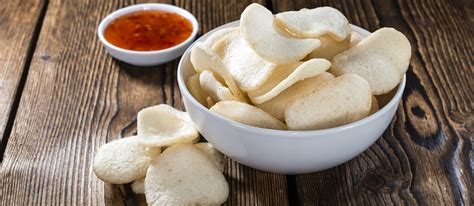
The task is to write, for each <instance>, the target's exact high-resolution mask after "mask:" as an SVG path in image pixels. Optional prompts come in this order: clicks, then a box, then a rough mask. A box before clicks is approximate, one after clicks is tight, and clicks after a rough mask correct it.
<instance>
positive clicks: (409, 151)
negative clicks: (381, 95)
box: [273, 0, 474, 205]
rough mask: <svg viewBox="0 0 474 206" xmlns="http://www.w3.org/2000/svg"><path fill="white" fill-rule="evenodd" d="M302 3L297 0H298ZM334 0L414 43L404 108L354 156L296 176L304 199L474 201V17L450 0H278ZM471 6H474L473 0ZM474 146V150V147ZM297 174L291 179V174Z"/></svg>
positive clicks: (358, 18)
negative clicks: (349, 159)
mask: <svg viewBox="0 0 474 206" xmlns="http://www.w3.org/2000/svg"><path fill="white" fill-rule="evenodd" d="M295 2H296V1H295ZM325 5H328V6H333V7H335V8H338V9H339V10H341V11H342V12H343V13H344V14H345V15H346V16H347V17H348V19H349V21H350V22H352V23H354V24H356V25H359V26H362V27H363V28H365V29H368V30H371V31H374V30H375V29H377V28H380V27H383V26H388V27H395V28H396V29H398V30H400V31H402V32H403V33H404V34H405V35H407V37H408V38H409V39H410V42H411V43H412V47H413V48H412V49H413V55H412V61H411V65H410V69H409V71H408V73H407V78H408V83H407V88H406V90H405V94H404V97H403V100H402V103H401V105H400V107H399V111H398V112H397V115H396V117H395V119H394V120H393V122H392V124H391V125H390V127H389V128H388V129H387V131H385V133H384V135H383V136H382V138H381V139H379V140H378V141H377V142H376V144H374V145H373V146H372V147H370V149H369V150H367V151H366V152H364V153H363V154H361V155H360V156H358V157H356V158H355V159H353V160H351V161H349V162H348V163H346V164H344V165H341V166H338V167H336V168H333V169H329V170H326V171H322V172H318V173H313V174H307V175H299V176H296V177H294V181H295V182H294V183H292V182H291V181H290V182H289V183H288V184H289V185H292V184H294V185H295V186H294V187H292V188H291V187H290V190H291V189H295V190H297V192H296V194H295V196H296V197H295V199H296V200H295V201H296V202H298V203H301V204H302V205H327V204H330V205H347V204H361V205H381V204H395V205H399V204H408V205H412V204H422V205H437V204H444V205H472V195H473V194H472V191H473V188H472V181H473V180H472V176H471V175H472V172H473V171H472V165H470V161H472V157H471V158H470V156H469V154H470V150H472V141H473V140H472V134H473V128H474V127H473V120H474V111H473V107H474V104H473V102H474V100H473V98H474V92H473V85H474V83H473V81H472V79H473V69H474V67H473V63H474V60H473V57H474V55H473V50H472V47H473V38H472V37H470V36H469V35H470V34H472V33H474V31H473V26H474V24H473V22H472V21H469V19H466V16H472V14H467V13H466V12H467V11H469V10H466V9H465V8H466V7H468V6H467V5H464V4H462V3H460V2H455V3H454V2H451V1H401V0H400V1H398V2H395V1H388V2H387V1H383V2H378V1H356V0H353V1H318V2H313V1H311V2H310V1H298V2H297V3H292V2H291V1H273V6H274V8H275V10H277V11H286V10H294V9H300V8H303V7H309V8H312V7H316V6H325ZM471 7H472V5H471ZM471 153H472V152H471ZM290 180H291V178H290ZM290 198H291V197H290Z"/></svg>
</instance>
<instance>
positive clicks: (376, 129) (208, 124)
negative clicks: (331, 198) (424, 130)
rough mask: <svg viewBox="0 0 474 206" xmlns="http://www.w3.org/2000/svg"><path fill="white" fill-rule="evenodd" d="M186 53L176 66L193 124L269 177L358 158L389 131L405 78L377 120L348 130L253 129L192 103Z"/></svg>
mask: <svg viewBox="0 0 474 206" xmlns="http://www.w3.org/2000/svg"><path fill="white" fill-rule="evenodd" d="M238 25H239V22H238V21H237V22H232V23H229V24H226V25H223V26H221V27H219V28H217V29H214V30H213V31H211V32H209V33H207V34H205V35H204V36H202V37H201V38H199V40H197V41H198V42H199V41H203V40H205V39H206V38H207V37H208V36H209V35H210V34H211V33H213V32H215V31H217V30H219V29H222V28H226V27H232V26H238ZM352 29H353V30H354V31H356V32H358V33H360V34H361V35H363V36H368V35H369V34H370V33H369V32H368V31H366V30H364V29H362V28H359V27H356V26H352ZM191 47H192V46H191ZM191 47H190V48H191ZM190 48H189V49H188V50H187V51H186V52H185V53H184V55H183V57H182V58H181V61H180V63H179V66H178V84H179V89H180V91H181V95H182V98H183V102H184V106H185V107H186V110H187V111H188V113H189V115H190V117H191V119H192V121H193V122H194V123H195V124H196V127H197V128H198V130H199V131H200V132H201V134H202V135H203V136H204V137H205V138H206V139H207V140H208V141H209V142H210V143H211V144H213V145H214V146H215V147H216V148H217V149H218V150H220V151H221V152H222V153H224V154H225V155H227V156H228V157H230V158H232V159H233V160H235V161H237V162H240V163H242V164H244V165H247V166H250V167H253V168H256V169H259V170H263V171H268V172H275V173H281V174H301V173H309V172H316V171H320V170H324V169H327V168H331V167H334V166H337V165H340V164H342V163H344V162H346V161H348V160H350V159H352V158H354V157H355V156H357V155H359V154H360V153H362V152H363V151H364V150H366V149H367V148H368V147H370V146H371V145H372V144H373V143H374V142H375V141H376V140H377V139H378V138H379V137H380V136H381V135H382V133H383V132H384V131H385V129H386V128H387V127H388V125H389V124H390V122H391V120H392V118H393V116H394V114H395V112H396V110H397V107H398V103H399V102H400V99H401V97H402V94H403V89H404V88H405V81H406V80H405V76H404V77H403V80H402V82H401V83H400V85H399V86H398V90H397V91H396V93H395V95H394V97H393V98H392V99H391V100H390V102H388V103H387V104H386V105H385V106H384V107H383V108H381V109H380V110H379V111H377V112H376V113H375V114H372V115H370V116H369V117H366V118H364V119H362V120H359V121H356V122H353V123H350V124H347V125H343V126H339V127H335V128H330V129H322V130H314V131H281V130H271V129H264V128H257V127H253V126H248V125H244V124H241V123H238V122H234V121H232V120H228V119H225V118H223V117H221V116H219V115H217V114H214V113H212V112H210V111H209V110H208V109H207V108H206V107H204V106H202V105H201V104H199V103H198V102H197V100H196V99H194V97H193V96H192V95H191V93H189V91H188V89H187V88H186V84H185V80H186V79H187V78H188V77H189V76H191V75H192V74H194V73H195V72H194V70H193V67H192V65H191V62H190V60H189V56H190Z"/></svg>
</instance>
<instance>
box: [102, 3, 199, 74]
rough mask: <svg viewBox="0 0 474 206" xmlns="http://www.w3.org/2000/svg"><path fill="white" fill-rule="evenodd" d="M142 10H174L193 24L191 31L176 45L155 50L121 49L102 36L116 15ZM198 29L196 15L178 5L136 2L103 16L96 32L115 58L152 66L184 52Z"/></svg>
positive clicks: (138, 64)
mask: <svg viewBox="0 0 474 206" xmlns="http://www.w3.org/2000/svg"><path fill="white" fill-rule="evenodd" d="M142 10H161V11H168V12H174V13H176V14H179V15H181V16H183V17H184V18H186V19H188V20H189V21H190V22H191V24H192V25H193V32H192V33H191V35H190V36H189V37H188V39H186V40H185V41H184V42H182V43H180V44H178V45H176V46H173V47H170V48H167V49H163V50H157V51H133V50H127V49H122V48H119V47H117V46H114V45H112V44H111V43H109V42H108V41H107V40H106V39H105V38H104V30H105V28H106V27H107V25H108V24H109V23H110V22H111V21H113V20H115V19H117V18H118V17H120V16H122V15H125V14H128V13H132V12H136V11H142ZM198 30H199V26H198V22H197V20H196V17H194V16H193V15H192V14H191V13H189V12H188V11H186V10H184V9H182V8H180V7H177V6H173V5H169V4H158V3H157V4H153V3H151V4H137V5H133V6H129V7H125V8H122V9H119V10H117V11H114V12H113V13H111V14H110V15H108V16H107V17H105V18H104V19H103V20H102V21H101V22H100V24H99V28H98V30H97V33H98V35H99V39H100V41H101V42H102V44H104V46H105V49H107V51H108V52H109V54H110V55H112V56H113V57H115V58H116V59H119V60H121V61H124V62H127V63H129V64H133V65H137V66H154V65H159V64H163V63H166V62H169V61H171V60H173V59H176V58H177V57H179V56H181V55H182V54H183V53H184V51H185V50H186V49H187V48H188V47H189V45H190V44H191V43H192V42H193V40H194V39H195V38H196V35H197V32H198Z"/></svg>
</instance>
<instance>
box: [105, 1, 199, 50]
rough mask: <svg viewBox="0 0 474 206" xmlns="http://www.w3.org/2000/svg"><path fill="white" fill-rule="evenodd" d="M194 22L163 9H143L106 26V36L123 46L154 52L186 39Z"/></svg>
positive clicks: (115, 43)
mask: <svg viewBox="0 0 474 206" xmlns="http://www.w3.org/2000/svg"><path fill="white" fill-rule="evenodd" d="M192 32H193V25H192V24H191V22H190V21H189V20H187V19H186V18H184V17H183V16H181V15H179V14H176V13H172V12H166V11H160V10H144V11H138V12H133V13H130V14H126V15H123V16H121V17H118V18H117V19H115V20H114V21H112V22H110V23H109V25H107V27H106V28H105V31H104V37H105V39H106V40H107V41H108V42H110V43H111V44H113V45H115V46H117V47H120V48H122V49H128V50H135V51H155V50H162V49H166V48H170V47H173V46H175V45H178V44H180V43H181V42H183V41H185V40H186V39H187V38H188V37H189V36H191V33H192Z"/></svg>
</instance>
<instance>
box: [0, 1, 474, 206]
mask: <svg viewBox="0 0 474 206" xmlns="http://www.w3.org/2000/svg"><path fill="white" fill-rule="evenodd" d="M164 2H166V3H169V4H175V5H178V6H180V7H183V8H185V9H187V10H189V11H191V12H192V13H193V14H194V15H196V17H197V18H198V21H199V23H200V26H201V30H200V34H203V33H205V32H207V31H209V30H211V29H213V28H215V27H217V26H219V25H222V24H224V23H227V22H230V21H233V20H237V19H239V17H240V13H241V12H242V10H243V9H244V8H245V7H246V6H247V5H248V4H250V3H251V2H250V1H248V0H242V1H240V0H230V1H211V0H207V1H197V0H193V1H183V0H175V1H164ZM137 3H143V2H142V1H141V0H138V1H124V0H116V1H110V2H109V1H99V2H97V1H96V0H85V1H80V0H12V1H2V3H1V4H0V138H2V139H1V140H2V141H1V147H0V150H1V153H2V162H1V180H0V181H1V183H0V202H1V203H0V205H39V204H41V205H76V204H80V205H85V204H87V205H104V204H107V205H122V204H125V205H136V204H138V203H140V202H143V196H135V195H133V193H132V192H131V190H130V187H129V186H115V185H110V184H104V183H103V182H102V181H100V180H99V179H97V178H96V177H95V175H94V174H93V172H92V169H91V160H92V158H93V156H94V151H96V150H97V148H98V147H99V146H100V145H102V144H104V143H106V142H109V141H112V140H114V139H118V138H121V137H124V136H127V135H132V134H133V133H135V132H136V129H135V128H136V119H135V118H136V114H137V112H138V111H139V110H140V109H142V108H144V107H147V106H151V105H155V104H159V103H166V104H170V105H173V106H175V107H179V108H183V104H182V102H181V98H180V93H179V90H178V87H177V83H176V67H177V63H178V60H175V61H173V62H170V63H168V64H166V65H162V66H158V67H153V68H139V67H134V66H130V65H127V64H124V63H122V62H119V61H116V60H114V59H112V58H111V57H110V56H109V55H108V54H107V53H106V51H105V50H104V47H103V46H102V45H101V44H100V43H99V40H98V38H97V35H96V29H97V26H98V24H99V22H100V20H101V19H102V18H104V17H105V16H106V15H107V14H109V13H111V12H112V11H114V10H116V9H119V8H122V7H125V6H129V5H132V4H137ZM259 3H261V4H264V5H266V6H267V7H268V8H270V9H271V10H273V11H274V12H279V11H286V10H295V9H300V8H303V7H308V8H312V7H317V6H325V5H328V6H332V7H335V8H337V9H339V10H341V11H342V12H343V13H344V14H345V15H346V16H347V18H348V19H349V21H350V22H351V23H353V24H355V25H358V26H361V27H363V28H365V29H367V30H370V31H374V30H376V29H378V28H381V27H384V26H388V27H395V28H396V29H398V30H400V31H401V32H403V33H404V34H405V35H406V36H407V37H408V39H409V40H410V42H411V44H412V49H413V55H412V59H411V64H410V69H409V70H408V72H407V79H408V82H407V88H406V90H405V94H404V97H403V99H402V103H400V106H399V109H398V112H397V114H396V116H395V118H394V120H393V121H392V124H391V125H390V126H389V128H388V129H387V131H385V133H384V135H383V137H382V138H380V139H379V140H378V141H377V142H376V143H375V144H374V145H373V146H372V147H370V149H368V150H367V151H365V152H364V153H363V154H361V155H360V156H358V157H356V158H355V159H353V160H351V161H349V162H347V163H346V164H343V165H341V166H338V167H336V168H332V169H329V170H326V171H322V172H317V173H313V174H305V175H296V176H284V175H277V174H271V173H266V172H261V171H257V170H254V169H251V168H248V167H246V166H243V165H240V164H238V163H236V162H234V161H232V160H228V164H227V168H226V170H225V175H226V176H227V177H228V181H229V185H230V196H229V199H228V201H227V204H228V205H300V204H302V205H347V204H357V205H381V204H383V205H385V204H386V205H392V204H396V205H398V204H408V205H413V204H421V205H473V204H474V202H473V190H474V187H473V174H474V173H473V166H474V163H473V162H474V160H473V159H474V154H473V146H472V145H473V136H474V135H473V132H474V110H473V108H474V90H473V89H474V66H473V65H474V51H473V47H474V41H473V40H474V38H473V35H474V5H473V2H472V1H470V0H456V1H450V0H444V1H441V0H429V1H428V0H410V1H402V0H398V1H397V0H385V1H375V0H372V1H369V0H320V1H291V0H283V1H259Z"/></svg>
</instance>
